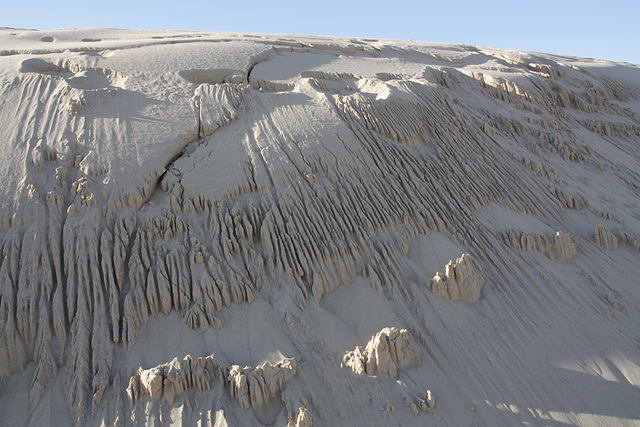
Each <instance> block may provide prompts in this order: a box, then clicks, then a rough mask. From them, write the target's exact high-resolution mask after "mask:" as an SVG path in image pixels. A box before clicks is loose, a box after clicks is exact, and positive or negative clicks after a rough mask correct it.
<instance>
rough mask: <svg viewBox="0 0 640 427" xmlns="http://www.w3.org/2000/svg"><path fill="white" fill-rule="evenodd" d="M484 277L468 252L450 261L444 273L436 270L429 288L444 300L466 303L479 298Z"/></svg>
mask: <svg viewBox="0 0 640 427" xmlns="http://www.w3.org/2000/svg"><path fill="white" fill-rule="evenodd" d="M483 285H484V277H483V276H482V271H480V268H479V267H478V266H477V264H476V263H475V262H474V260H473V257H472V256H471V255H469V254H463V255H462V256H461V257H460V258H458V259H456V260H455V261H453V260H452V261H450V262H449V263H448V264H447V265H446V267H445V271H444V273H440V272H438V273H437V274H436V275H435V276H434V277H433V280H431V283H430V284H429V288H430V289H431V291H432V292H433V294H434V295H435V296H437V297H438V298H442V299H445V300H454V301H462V302H466V303H468V304H471V303H474V302H476V301H477V300H478V299H480V294H481V291H482V286H483Z"/></svg>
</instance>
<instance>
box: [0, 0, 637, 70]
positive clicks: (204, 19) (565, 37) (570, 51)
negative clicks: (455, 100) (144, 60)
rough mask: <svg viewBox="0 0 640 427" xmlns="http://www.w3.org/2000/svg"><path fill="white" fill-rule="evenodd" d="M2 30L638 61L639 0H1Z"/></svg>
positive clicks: (0, 22) (0, 20) (635, 62)
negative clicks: (323, 41) (301, 40)
mask: <svg viewBox="0 0 640 427" xmlns="http://www.w3.org/2000/svg"><path fill="white" fill-rule="evenodd" d="M0 2H1V3H0V4H2V3H5V4H4V5H3V6H2V8H1V10H2V13H1V15H0V26H3V27H12V28H31V29H38V30H51V29H58V28H93V27H110V28H127V29H156V30H168V29H180V30H203V31H225V32H226V31H234V32H252V33H280V34H309V35H330V36H347V37H368V38H390V39H401V40H421V41H431V42H445V43H465V44H470V45H478V46H486V47H496V48H508V49H519V50H533V51H539V52H547V53H556V54H565V55H572V56H583V57H588V58H600V59H609V60H614V61H624V62H631V63H634V64H640V0H609V1H590V0H580V1H574V0H554V1H549V0H529V1H522V0H511V1H504V0H501V1H498V0H484V1H483V0H479V1H478V0H475V1H467V0H439V1H431V0H422V1H412V0H387V1H379V0H370V1H360V0H355V1H348V0H342V1H335V0H323V1H318V2H308V1H304V0H298V1H290V0H283V1H279V0H272V1H269V0H263V1H255V0H242V1H232V0H224V1H218V0H213V1H203V0H182V1H177V0H174V1H165V0H155V1H148V0H141V1H138V0H128V1H123V0H109V1H106V2H104V1H103V2H92V1H90V0H83V1H68V0H58V1H51V0H33V1H29V0H24V1H12V0H0Z"/></svg>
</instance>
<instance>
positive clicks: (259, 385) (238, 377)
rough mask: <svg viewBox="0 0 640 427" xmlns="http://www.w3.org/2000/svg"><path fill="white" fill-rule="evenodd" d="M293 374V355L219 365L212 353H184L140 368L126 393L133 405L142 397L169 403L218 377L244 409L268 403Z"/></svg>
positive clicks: (208, 385) (294, 362)
mask: <svg viewBox="0 0 640 427" xmlns="http://www.w3.org/2000/svg"><path fill="white" fill-rule="evenodd" d="M295 374H296V361H295V358H290V359H283V360H282V361H280V362H278V363H276V364H272V363H269V362H264V363H263V364H262V365H260V366H258V367H256V368H251V367H248V366H245V367H244V368H243V367H240V366H238V365H233V366H230V367H222V366H220V365H218V364H217V363H216V362H215V361H214V360H213V358H212V357H211V356H209V357H198V358H192V357H190V356H187V357H185V358H184V359H182V360H180V359H178V358H174V359H173V360H172V361H171V362H169V363H166V364H164V365H160V366H156V367H154V368H151V369H139V370H138V373H137V375H135V376H133V377H131V379H130V380H129V386H128V387H127V396H128V397H129V402H130V403H131V404H132V405H133V404H135V403H136V402H138V401H139V400H141V399H144V398H145V396H149V397H150V398H151V399H152V400H154V401H158V400H163V401H164V402H166V403H168V404H169V405H171V404H172V403H173V402H174V400H175V398H176V397H177V396H179V395H180V394H182V393H183V392H185V391H186V390H188V389H190V388H197V389H199V390H209V388H210V387H211V382H212V381H214V380H215V379H218V380H219V381H220V382H223V383H224V384H226V385H227V386H228V387H229V390H230V393H231V397H233V398H234V399H236V400H237V401H238V403H239V404H240V406H241V407H242V408H245V409H246V408H250V407H252V406H262V405H264V404H265V403H267V401H268V400H269V399H271V398H272V397H274V396H275V395H276V393H277V392H278V391H280V390H282V388H283V387H284V383H285V381H287V380H289V379H290V378H292V377H293V376H294V375H295Z"/></svg>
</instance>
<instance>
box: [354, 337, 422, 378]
mask: <svg viewBox="0 0 640 427" xmlns="http://www.w3.org/2000/svg"><path fill="white" fill-rule="evenodd" d="M421 359H422V355H421V353H420V348H419V347H418V345H417V343H416V342H415V341H414V339H413V338H412V337H411V335H409V332H407V330H406V329H397V328H384V329H383V330H381V331H380V332H378V333H377V334H376V335H374V336H372V337H371V340H369V342H368V343H367V345H366V347H365V348H364V349H363V348H362V347H356V348H355V350H352V351H349V352H347V353H346V354H345V355H344V358H343V364H344V366H346V367H347V368H349V369H351V370H352V371H353V372H355V373H356V374H358V375H377V376H381V377H391V378H393V377H396V376H397V375H398V369H402V368H406V367H409V366H413V365H418V364H420V362H421Z"/></svg>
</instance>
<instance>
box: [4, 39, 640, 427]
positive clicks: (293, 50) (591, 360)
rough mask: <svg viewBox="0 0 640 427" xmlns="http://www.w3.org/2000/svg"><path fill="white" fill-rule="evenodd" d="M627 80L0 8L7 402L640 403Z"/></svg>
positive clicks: (589, 66)
mask: <svg viewBox="0 0 640 427" xmlns="http://www.w3.org/2000/svg"><path fill="white" fill-rule="evenodd" d="M639 99H640V69H639V68H638V67H637V66H634V65H631V64H617V63H611V62H607V61H599V60H587V59H580V58H571V57H565V56H563V57H561V56H556V55H551V54H542V53H532V52H518V51H506V50H498V49H489V48H477V47H473V46H466V45H454V44H433V43H431V44H430V43H420V42H407V41H405V42H402V41H392V40H371V39H345V38H329V37H311V36H308V37H299V36H295V37H294V36H287V35H282V36H280V35H242V34H231V33H229V34H223V33H200V32H175V31H174V32H139V31H137V32H136V31H124V30H107V29H94V30H59V31H48V32H46V33H45V32H37V31H26V30H8V29H2V30H0V105H1V108H0V123H2V126H0V149H1V151H2V153H3V156H4V157H3V158H4V161H3V162H0V179H1V180H2V183H3V185H2V186H0V200H2V203H1V206H0V251H1V252H2V257H1V259H0V375H2V378H1V379H0V420H2V422H0V424H3V425H4V424H5V423H6V424H7V425H28V424H29V423H31V425H41V424H53V425H60V426H63V425H64V426H66V425H71V424H77V425H102V424H108V425H111V424H116V425H139V424H156V425H167V424H180V423H183V424H185V425H192V424H196V423H201V424H203V425H225V424H228V425H285V424H289V425H292V426H293V425H296V426H309V425H312V424H313V425H316V426H317V425H397V424H403V425H412V424H434V425H465V424H485V425H496V424H515V423H530V424H554V425H555V424H558V425H561V424H562V425H566V424H569V425H590V424H593V425H600V424H625V423H633V422H635V420H637V419H640V409H639V408H640V407H639V406H638V404H637V402H638V401H639V400H640V356H639V354H640V353H639V352H638V349H639V345H640V333H639V332H638V331H640V293H639V292H638V277H640V267H639V266H640V263H638V260H639V259H640V258H639V257H640V252H639V251H640V217H639V216H638V212H640V155H639V154H638V147H640V144H639V143H640V102H639ZM436 398H437V401H438V405H437V406H435V401H436Z"/></svg>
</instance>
